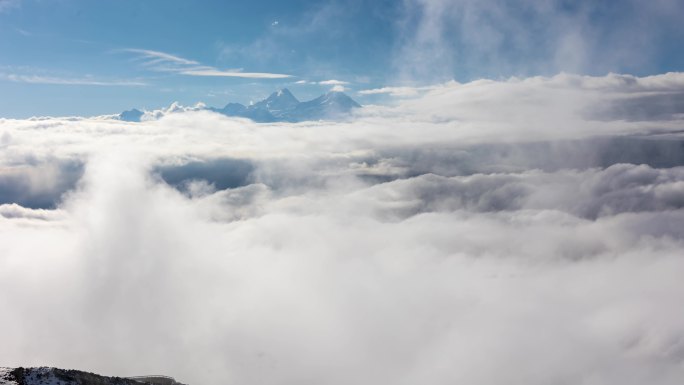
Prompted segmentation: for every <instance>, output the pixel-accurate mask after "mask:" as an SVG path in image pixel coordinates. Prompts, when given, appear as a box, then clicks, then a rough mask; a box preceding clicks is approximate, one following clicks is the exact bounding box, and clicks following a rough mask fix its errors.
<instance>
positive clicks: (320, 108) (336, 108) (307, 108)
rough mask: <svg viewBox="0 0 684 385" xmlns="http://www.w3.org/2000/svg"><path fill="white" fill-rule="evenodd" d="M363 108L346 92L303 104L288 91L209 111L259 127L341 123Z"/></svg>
mask: <svg viewBox="0 0 684 385" xmlns="http://www.w3.org/2000/svg"><path fill="white" fill-rule="evenodd" d="M360 107H361V105H360V104H359V103H357V102H356V101H355V100H354V99H352V98H351V97H349V96H348V95H347V94H345V93H344V92H340V91H330V92H328V93H326V94H324V95H321V96H319V97H317V98H316V99H313V100H309V101H306V102H300V101H299V100H298V99H297V98H296V97H295V96H294V95H293V94H292V93H291V92H290V90H288V89H287V88H283V89H281V90H278V91H276V92H274V93H272V94H271V95H269V97H267V98H266V99H264V100H261V101H259V102H256V103H254V104H250V105H249V106H245V105H243V104H240V103H228V104H226V105H225V106H224V107H223V108H215V107H206V108H204V109H206V110H210V111H214V112H217V113H220V114H223V115H226V116H237V117H241V118H248V119H251V120H253V121H255V122H259V123H270V122H302V121H307V120H322V119H323V120H326V119H331V120H338V119H343V118H344V117H345V116H348V115H349V114H350V113H351V111H352V110H353V109H355V108H360ZM143 115H144V113H143V112H141V111H139V110H137V109H132V110H129V111H124V112H122V113H121V114H119V119H121V120H125V121H137V122H139V121H140V120H141V118H142V116H143Z"/></svg>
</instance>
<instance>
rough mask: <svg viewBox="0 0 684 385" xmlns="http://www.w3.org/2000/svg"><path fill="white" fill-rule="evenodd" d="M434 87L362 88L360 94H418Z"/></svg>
mask: <svg viewBox="0 0 684 385" xmlns="http://www.w3.org/2000/svg"><path fill="white" fill-rule="evenodd" d="M433 88H434V87H382V88H373V89H369V90H361V91H359V92H358V94H359V95H381V94H386V95H390V96H399V97H401V96H416V95H418V94H420V93H421V92H424V91H429V90H431V89H433Z"/></svg>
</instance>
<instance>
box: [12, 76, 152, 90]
mask: <svg viewBox="0 0 684 385" xmlns="http://www.w3.org/2000/svg"><path fill="white" fill-rule="evenodd" d="M0 78H4V79H6V80H9V81H12V82H16V83H30V84H54V85H74V86H76V85H78V86H115V87H140V86H146V85H148V84H147V83H144V82H140V81H129V80H120V81H105V80H97V79H91V78H59V77H52V76H38V75H18V74H7V75H0Z"/></svg>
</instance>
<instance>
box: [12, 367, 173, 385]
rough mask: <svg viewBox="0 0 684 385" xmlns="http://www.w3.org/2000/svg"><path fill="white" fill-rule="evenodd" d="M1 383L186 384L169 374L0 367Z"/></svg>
mask: <svg viewBox="0 0 684 385" xmlns="http://www.w3.org/2000/svg"><path fill="white" fill-rule="evenodd" d="M0 385H184V384H181V383H180V382H178V381H176V380H175V379H173V378H171V377H167V376H158V375H154V376H139V377H107V376H101V375H99V374H95V373H89V372H83V371H80V370H72V369H59V368H49V367H39V368H22V367H19V368H3V367H0Z"/></svg>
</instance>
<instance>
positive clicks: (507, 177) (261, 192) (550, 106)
mask: <svg viewBox="0 0 684 385" xmlns="http://www.w3.org/2000/svg"><path fill="white" fill-rule="evenodd" d="M408 94H410V95H411V96H410V97H408V98H404V99H401V100H400V101H398V102H397V103H396V104H395V105H393V106H390V107H381V106H366V107H364V108H363V109H361V110H360V111H358V112H357V113H356V114H355V115H354V116H353V117H351V118H350V119H349V120H347V121H343V122H325V121H320V122H304V123H297V124H290V123H274V124H255V123H252V122H250V121H248V120H243V119H233V118H229V117H226V116H222V115H219V114H215V113H211V112H208V111H183V112H177V111H176V112H173V111H171V112H169V113H165V114H160V115H159V116H158V117H159V119H158V120H151V121H146V122H142V123H128V122H122V121H118V120H114V119H101V118H100V119H96V118H92V119H88V118H33V119H27V120H8V119H0V362H2V363H3V365H7V366H19V365H23V366H32V365H34V366H42V365H50V366H59V367H66V368H77V369H81V370H88V371H95V372H99V373H103V374H108V375H120V376H123V375H136V374H157V373H159V374H166V375H171V376H174V377H176V378H177V379H178V380H180V381H183V382H185V383H189V384H191V385H199V384H207V385H210V384H226V383H234V384H273V383H279V384H321V383H324V384H379V383H386V384H418V383H424V384H502V383H507V384H528V385H530V384H540V385H542V384H635V385H636V384H680V383H681V379H682V378H684V312H683V311H682V308H681V307H682V303H684V284H683V283H682V276H683V274H684V134H683V132H684V131H683V129H684V114H683V112H684V74H681V73H668V74H663V75H658V76H650V77H642V78H639V77H634V76H629V75H614V74H611V75H607V76H603V77H587V76H576V75H568V74H560V75H557V76H554V77H549V78H546V77H535V78H524V79H516V78H512V79H507V80H501V81H492V80H480V81H474V82H471V83H466V84H460V83H456V82H448V83H443V84H439V85H436V86H433V87H423V88H421V89H419V90H418V89H417V90H415V92H409V93H408Z"/></svg>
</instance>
